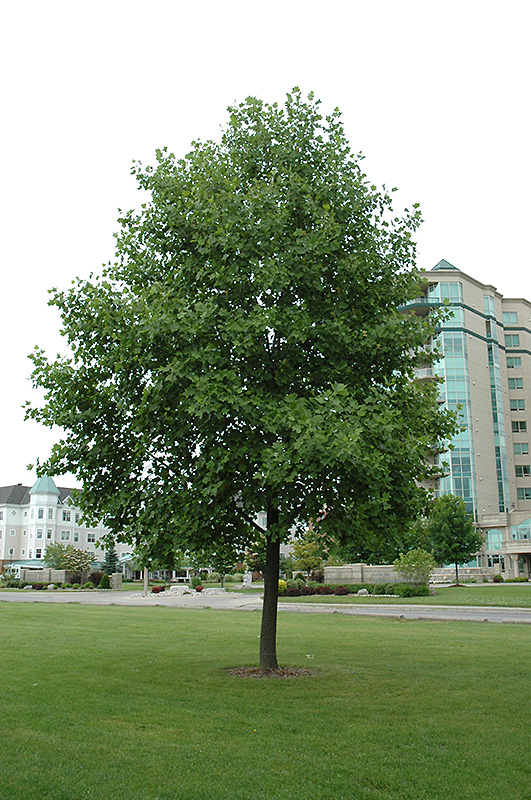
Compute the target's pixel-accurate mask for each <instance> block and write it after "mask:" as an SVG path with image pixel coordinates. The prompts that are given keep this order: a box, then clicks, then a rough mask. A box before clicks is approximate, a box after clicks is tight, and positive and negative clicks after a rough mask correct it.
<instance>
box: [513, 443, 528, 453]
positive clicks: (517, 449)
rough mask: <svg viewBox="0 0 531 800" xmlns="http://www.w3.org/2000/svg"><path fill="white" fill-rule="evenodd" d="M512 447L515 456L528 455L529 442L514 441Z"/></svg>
mask: <svg viewBox="0 0 531 800" xmlns="http://www.w3.org/2000/svg"><path fill="white" fill-rule="evenodd" d="M513 447H514V454H515V455H517V456H528V455H529V442H515V443H514V445H513Z"/></svg>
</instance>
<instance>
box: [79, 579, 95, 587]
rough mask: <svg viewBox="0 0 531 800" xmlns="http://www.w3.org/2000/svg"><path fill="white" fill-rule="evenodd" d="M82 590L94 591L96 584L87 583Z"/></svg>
mask: <svg viewBox="0 0 531 800" xmlns="http://www.w3.org/2000/svg"><path fill="white" fill-rule="evenodd" d="M81 588H82V589H94V584H93V583H92V581H87V582H86V583H84V584H83V586H82V587H81Z"/></svg>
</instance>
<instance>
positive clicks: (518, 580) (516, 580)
mask: <svg viewBox="0 0 531 800" xmlns="http://www.w3.org/2000/svg"><path fill="white" fill-rule="evenodd" d="M528 581H529V578H526V576H525V575H520V576H519V577H518V578H505V581H504V582H505V583H527V582H528Z"/></svg>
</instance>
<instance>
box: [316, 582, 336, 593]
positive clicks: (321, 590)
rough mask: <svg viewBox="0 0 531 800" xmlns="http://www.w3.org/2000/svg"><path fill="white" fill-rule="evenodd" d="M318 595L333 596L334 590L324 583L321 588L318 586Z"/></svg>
mask: <svg viewBox="0 0 531 800" xmlns="http://www.w3.org/2000/svg"><path fill="white" fill-rule="evenodd" d="M318 592H319V594H334V590H333V588H332V587H331V586H329V585H328V584H327V583H324V584H323V585H322V586H319V589H318Z"/></svg>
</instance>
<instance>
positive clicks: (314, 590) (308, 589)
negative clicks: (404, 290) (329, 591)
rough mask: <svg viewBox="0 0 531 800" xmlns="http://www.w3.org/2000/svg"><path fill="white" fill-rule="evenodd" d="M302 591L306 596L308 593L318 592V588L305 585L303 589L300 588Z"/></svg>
mask: <svg viewBox="0 0 531 800" xmlns="http://www.w3.org/2000/svg"><path fill="white" fill-rule="evenodd" d="M300 592H301V595H303V597H305V596H307V595H311V594H317V589H314V588H313V586H303V587H302V589H301V590H300Z"/></svg>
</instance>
